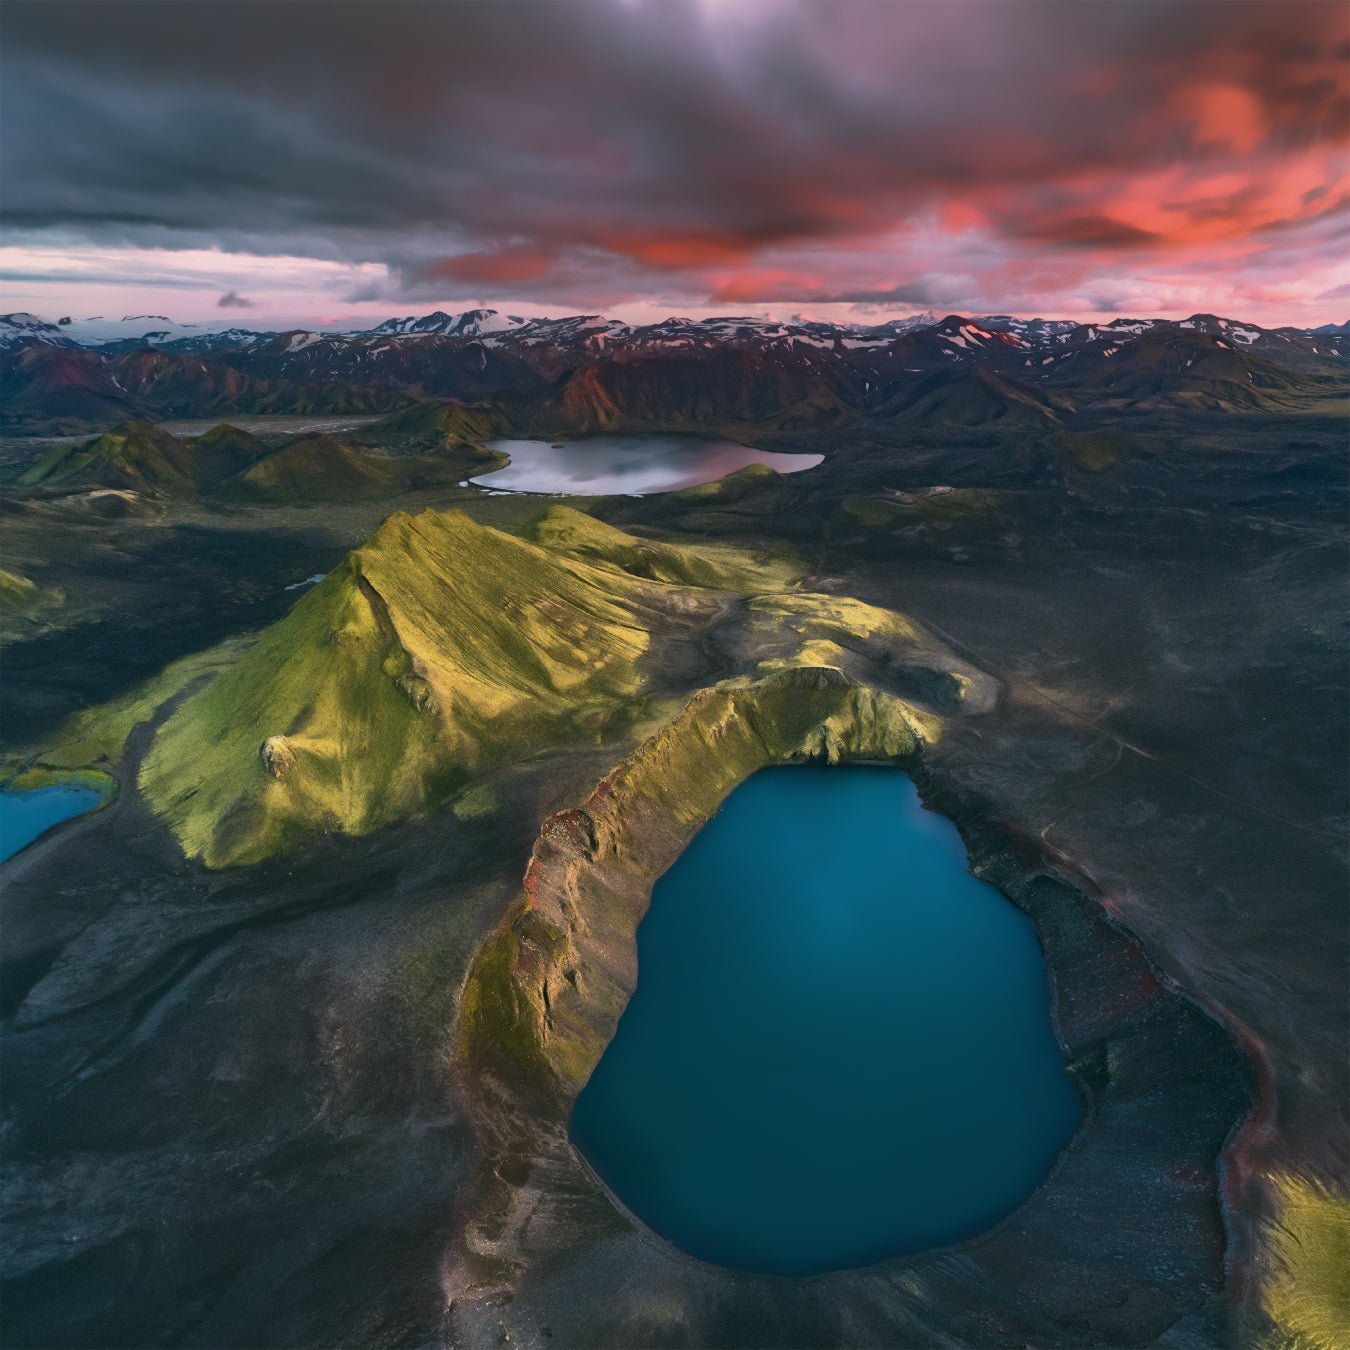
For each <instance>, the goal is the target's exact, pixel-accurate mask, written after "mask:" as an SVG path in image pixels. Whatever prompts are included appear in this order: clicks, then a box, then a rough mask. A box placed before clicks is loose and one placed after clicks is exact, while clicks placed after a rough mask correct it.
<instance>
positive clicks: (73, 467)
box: [19, 422, 197, 496]
mask: <svg viewBox="0 0 1350 1350" xmlns="http://www.w3.org/2000/svg"><path fill="white" fill-rule="evenodd" d="M19 482H20V483H21V484H23V485H24V486H26V487H36V486H42V487H108V488H124V489H130V490H132V491H134V492H154V493H163V494H166V495H169V496H190V495H192V494H193V493H194V492H195V491H196V487H197V484H196V479H195V475H194V472H193V464H192V456H191V454H190V453H189V451H188V449H187V447H186V446H185V445H184V444H183V442H182V441H180V440H179V439H178V438H177V437H176V436H171V435H170V434H169V433H168V432H167V431H165V430H164V428H163V427H158V426H155V425H154V423H152V422H123V423H122V424H121V425H120V426H119V427H117V428H116V430H114V431H108V432H105V433H104V434H103V435H102V436H99V437H98V438H97V439H95V440H92V441H87V442H85V443H84V444H82V445H63V446H58V447H57V448H56V449H55V450H53V451H52V453H51V454H49V455H47V456H45V457H44V458H43V459H41V460H40V461H39V462H38V463H37V464H35V465H34V466H33V467H32V468H31V469H29V470H28V472H27V473H26V474H24V475H23V477H22V478H20V479H19Z"/></svg>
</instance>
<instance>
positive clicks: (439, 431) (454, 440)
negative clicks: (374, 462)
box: [363, 403, 509, 450]
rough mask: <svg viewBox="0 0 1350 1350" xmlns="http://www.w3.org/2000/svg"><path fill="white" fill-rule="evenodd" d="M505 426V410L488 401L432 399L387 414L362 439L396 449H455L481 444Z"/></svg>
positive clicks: (499, 433) (496, 434)
mask: <svg viewBox="0 0 1350 1350" xmlns="http://www.w3.org/2000/svg"><path fill="white" fill-rule="evenodd" d="M508 430H509V422H508V419H507V417H506V414H505V413H503V412H502V410H501V409H500V408H497V407H495V406H493V405H492V404H490V403H433V404H419V405H418V406H417V407H415V408H409V409H407V410H406V411H405V412H400V413H395V414H394V415H393V416H392V417H386V418H385V419H384V420H383V421H381V422H377V423H376V424H375V425H374V426H373V427H371V428H369V429H368V431H367V432H366V434H365V437H363V439H368V440H369V442H370V443H371V444H372V445H381V446H387V447H389V448H391V449H399V450H455V449H460V448H462V447H465V446H481V445H482V444H483V442H484V441H486V440H490V439H491V438H492V437H493V436H502V435H505V434H506V432H507V431H508Z"/></svg>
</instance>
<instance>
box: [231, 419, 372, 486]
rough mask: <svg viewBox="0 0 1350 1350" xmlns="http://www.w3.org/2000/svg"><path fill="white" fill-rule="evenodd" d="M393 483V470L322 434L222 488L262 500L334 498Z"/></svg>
mask: <svg viewBox="0 0 1350 1350" xmlns="http://www.w3.org/2000/svg"><path fill="white" fill-rule="evenodd" d="M388 487H389V474H388V473H387V472H386V471H385V469H384V468H383V467H382V466H381V465H379V464H378V463H376V462H374V461H372V460H371V459H370V458H369V457H368V456H365V455H363V454H361V453H360V452H359V451H357V450H353V449H352V447H351V446H349V445H344V444H343V443H342V442H341V441H339V440H336V439H335V438H334V437H332V436H326V435H323V434H322V433H320V434H317V435H313V436H305V437H302V438H301V439H300V440H298V441H292V442H291V443H290V444H289V445H287V446H283V447H282V448H281V449H280V450H278V451H276V452H275V453H274V454H270V455H267V456H266V457H265V458H263V459H260V460H258V462H257V463H256V464H253V465H252V466H251V467H250V468H248V469H246V470H245V471H244V472H243V473H241V474H239V475H237V476H236V477H234V478H231V479H230V480H229V481H228V482H227V483H226V484H225V485H224V489H223V490H224V491H226V492H228V493H229V494H231V495H233V496H239V497H248V498H252V499H255V500H258V501H277V502H289V501H332V500H340V499H342V498H345V497H360V496H368V495H371V494H374V493H379V492H384V491H386V490H387V489H388Z"/></svg>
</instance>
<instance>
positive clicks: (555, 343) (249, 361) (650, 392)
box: [0, 309, 1350, 434]
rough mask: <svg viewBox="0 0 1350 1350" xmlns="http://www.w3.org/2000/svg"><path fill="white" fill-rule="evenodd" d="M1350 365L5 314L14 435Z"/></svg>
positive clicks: (852, 339)
mask: <svg viewBox="0 0 1350 1350" xmlns="http://www.w3.org/2000/svg"><path fill="white" fill-rule="evenodd" d="M1347 359H1350V324H1339V325H1323V326H1322V327H1321V328H1319V329H1315V330H1314V329H1300V328H1293V327H1279V328H1264V327H1261V326H1260V325H1257V324H1252V323H1244V322H1241V321H1238V320H1234V319H1227V318H1222V317H1219V316H1217V315H1211V314H1197V315H1193V316H1192V317H1190V318H1188V319H1183V320H1180V321H1172V320H1161V319H1134V318H1117V319H1114V320H1112V321H1110V322H1109V323H1091V324H1083V323H1077V322H1074V321H1072V320H1047V319H1040V318H1034V319H1021V318H1016V317H1013V316H1010V315H985V316H982V317H979V318H968V317H965V316H962V315H957V314H949V315H946V316H943V317H938V316H936V315H933V314H921V315H914V316H910V317H908V318H901V319H893V320H889V321H886V322H883V323H878V324H874V325H860V324H836V323H827V322H822V321H817V320H808V319H800V318H799V319H794V320H792V321H790V322H777V321H771V320H765V319H760V318H751V317H735V316H731V317H725V318H710V319H687V318H677V317H672V318H669V319H665V320H663V321H661V322H659V323H652V324H642V325H633V324H628V323H623V322H621V321H619V320H615V319H607V318H604V317H603V316H600V315H573V316H570V317H566V318H557V319H550V318H522V317H519V316H514V315H507V314H502V313H499V312H498V311H496V310H490V309H476V310H469V311H467V312H465V313H462V314H446V313H444V312H441V311H436V312H435V313H432V314H427V315H423V316H420V317H418V316H409V317H406V318H399V319H390V320H388V321H386V322H384V323H381V324H379V325H376V326H375V327H373V328H369V329H365V330H362V331H359V332H350V333H339V332H331V331H328V332H313V331H308V330H304V329H295V330H291V331H288V332H281V333H271V332H259V331H254V330H250V329H243V328H230V329H225V330H222V331H207V330H206V329H204V328H203V329H193V328H190V327H186V326H183V325H175V324H173V323H172V322H171V321H169V320H167V319H163V318H162V317H160V316H140V317H139V318H132V319H126V320H123V321H120V323H115V324H111V325H109V324H106V323H103V322H102V321H99V322H98V323H95V321H92V320H91V321H85V322H82V323H79V324H76V323H71V322H69V321H62V322H61V323H56V324H52V323H47V322H45V321H44V320H42V319H40V318H38V317H36V316H34V315H31V314H9V315H4V316H0V432H4V433H8V434H53V433H74V434H78V433H81V432H84V431H93V430H99V429H102V428H104V427H107V426H111V425H114V424H116V423H118V422H120V421H122V420H124V419H126V418H128V417H137V418H150V419H161V418H173V417H210V416H216V415H221V416H225V415H237V414H250V413H251V414H266V413H299V414H316V413H333V414H349V413H367V412H392V411H397V410H399V409H401V408H404V407H408V406H412V405H416V404H418V403H424V402H438V401H444V400H447V399H457V400H473V401H484V400H487V401H490V402H493V403H494V404H496V405H497V406H498V407H499V408H501V409H502V410H503V413H504V415H505V417H506V419H507V421H508V422H509V423H511V424H512V425H515V426H518V427H522V428H524V427H529V428H533V429H541V430H544V429H546V430H553V431H558V432H569V431H570V432H586V431H597V430H627V429H633V430H636V429H645V428H655V427H660V428H666V429H679V428H683V427H690V428H692V427H694V426H699V427H702V428H707V427H709V426H717V427H742V428H743V427H747V426H759V425H763V426H765V427H768V428H770V429H778V430H786V429H805V428H809V427H813V426H820V425H841V424H845V423H848V422H850V421H853V420H857V419H874V418H884V419H891V418H895V417H903V416H909V415H913V416H919V417H922V418H933V417H934V416H936V417H937V418H938V420H951V421H954V422H956V423H958V424H964V425H970V424H976V423H981V422H984V421H990V420H998V419H1000V418H1003V417H1006V416H1011V417H1013V418H1015V419H1025V418H1028V417H1030V418H1033V419H1044V420H1049V421H1054V420H1055V419H1057V418H1058V417H1059V416H1060V415H1061V413H1064V412H1072V411H1074V410H1075V409H1077V408H1080V407H1083V406H1085V405H1088V404H1091V405H1094V406H1101V405H1106V406H1109V407H1112V408H1128V407H1131V406H1136V405H1139V404H1149V405H1152V404H1154V403H1157V402H1158V401H1162V402H1163V403H1170V402H1176V403H1181V404H1187V405H1190V404H1198V405H1199V406H1203V407H1210V408H1215V409H1236V408H1278V407H1285V406H1289V405H1290V403H1291V400H1292V401H1298V400H1302V399H1306V398H1317V397H1320V396H1324V395H1326V394H1334V393H1339V392H1340V391H1341V390H1342V388H1343V386H1344V376H1345V367H1346V362H1347Z"/></svg>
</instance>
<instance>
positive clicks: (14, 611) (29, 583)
mask: <svg viewBox="0 0 1350 1350" xmlns="http://www.w3.org/2000/svg"><path fill="white" fill-rule="evenodd" d="M64 600H65V596H64V595H62V594H61V592H60V591H59V590H57V589H56V588H55V587H53V586H39V585H38V584H37V582H36V581H34V580H33V579H32V578H31V577H25V576H20V575H19V573H18V572H9V571H6V570H5V569H4V568H3V567H0V619H10V618H19V617H23V616H27V615H32V614H35V613H36V612H37V611H38V610H41V609H46V608H47V607H48V606H51V605H59V604H61V603H62V602H63V601H64Z"/></svg>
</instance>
